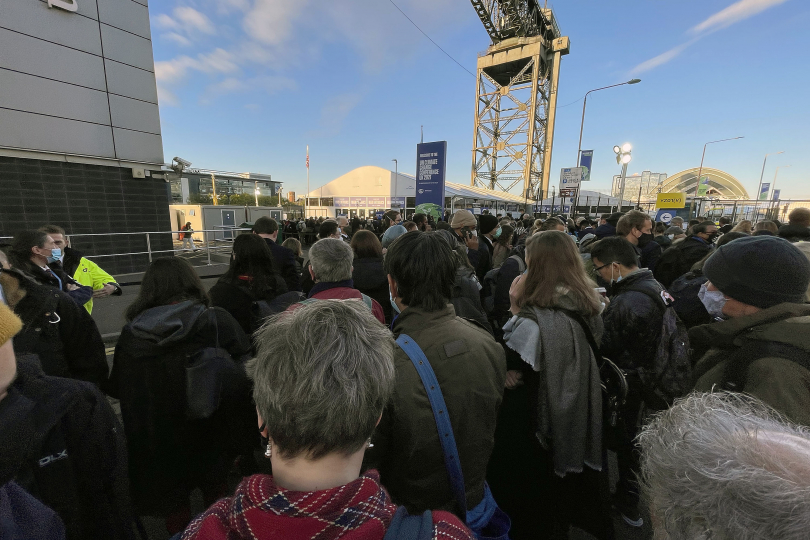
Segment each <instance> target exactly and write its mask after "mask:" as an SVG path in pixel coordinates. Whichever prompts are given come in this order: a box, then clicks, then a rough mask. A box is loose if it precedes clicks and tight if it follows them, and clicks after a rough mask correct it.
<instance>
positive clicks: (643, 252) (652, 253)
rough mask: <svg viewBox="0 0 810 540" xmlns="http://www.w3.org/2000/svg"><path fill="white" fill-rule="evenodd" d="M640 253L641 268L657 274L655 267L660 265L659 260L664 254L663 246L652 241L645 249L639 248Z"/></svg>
mask: <svg viewBox="0 0 810 540" xmlns="http://www.w3.org/2000/svg"><path fill="white" fill-rule="evenodd" d="M639 251H640V262H641V264H640V266H641V267H642V268H647V269H648V270H650V271H652V272H655V265H656V264H657V263H658V259H660V258H661V254H662V253H663V252H664V250H663V249H662V248H661V245H660V244H659V243H658V242H655V241H652V242H650V243H649V244H647V245H646V246H644V247H643V248H639Z"/></svg>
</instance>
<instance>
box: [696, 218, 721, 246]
mask: <svg viewBox="0 0 810 540" xmlns="http://www.w3.org/2000/svg"><path fill="white" fill-rule="evenodd" d="M719 234H720V233H718V232H717V225H715V224H714V223H712V222H711V221H708V220H706V221H701V222H700V223H698V224H697V225H693V226H692V236H697V237H698V238H702V239H703V240H705V241H706V242H709V243H710V244H711V243H712V242H713V241H714V239H715V238H717V236H718V235H719Z"/></svg>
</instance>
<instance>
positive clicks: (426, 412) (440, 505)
mask: <svg viewBox="0 0 810 540" xmlns="http://www.w3.org/2000/svg"><path fill="white" fill-rule="evenodd" d="M393 330H394V334H395V335H399V334H407V335H409V336H410V337H411V338H413V340H414V341H415V342H416V343H417V344H418V345H419V347H420V348H421V349H422V351H423V352H424V353H425V356H427V358H428V360H429V361H430V364H431V366H432V368H433V371H434V372H435V374H436V378H437V379H438V381H439V386H440V387H441V390H442V393H443V394H444V400H445V402H446V403H447V409H448V411H447V412H448V414H449V417H450V423H451V424H452V426H453V432H454V435H455V439H456V445H457V446H458V453H459V457H460V459H461V469H462V471H463V473H464V482H465V485H466V491H467V508H473V507H474V506H475V505H477V504H478V503H479V502H481V499H482V497H483V495H484V477H485V473H486V468H487V462H488V461H489V457H490V454H491V453H492V447H493V444H494V433H495V422H496V419H497V416H498V407H499V406H500V404H501V399H502V398H503V390H504V381H505V379H506V360H505V358H504V352H503V348H502V347H501V346H500V345H498V343H497V342H496V341H495V340H494V339H493V338H492V336H491V335H489V334H488V333H487V332H486V331H485V330H483V329H481V328H478V327H477V326H475V325H474V324H472V323H470V322H467V321H465V320H463V319H460V318H458V317H456V315H455V311H454V310H453V307H452V306H451V305H448V306H447V307H446V308H445V309H443V310H440V311H435V312H427V311H424V310H422V309H419V308H406V309H405V310H403V311H402V313H401V314H400V315H399V316H398V317H397V319H396V321H394V328H393ZM394 367H395V369H396V384H395V385H394V394H393V395H392V396H391V399H390V400H389V402H388V405H387V406H386V408H385V410H384V412H383V416H382V420H381V421H380V424H379V425H378V426H377V429H376V430H375V432H374V436H373V438H372V441H373V443H374V447H373V448H372V449H370V450H369V451H368V452H366V459H367V464H368V465H369V466H370V467H373V468H377V469H378V470H379V471H380V475H381V480H382V483H383V485H384V486H385V487H386V488H387V489H388V492H389V493H390V494H391V498H392V499H393V500H394V502H395V503H397V504H404V505H405V506H406V507H407V508H408V511H409V512H410V513H411V514H413V513H415V512H418V513H421V512H424V511H425V510H427V509H442V510H450V511H454V512H456V513H458V509H457V508H456V503H455V501H454V497H453V493H452V491H451V489H450V483H449V480H448V476H447V471H446V469H445V466H444V457H443V454H442V447H441V443H440V441H439V434H438V430H437V428H436V423H435V420H434V417H433V412H432V410H431V408H430V405H429V403H428V398H427V392H426V391H425V388H424V386H423V385H422V381H421V379H420V378H419V375H418V374H417V372H416V369H414V367H413V364H412V363H411V361H410V360H409V359H408V356H407V355H406V354H405V352H404V351H402V350H401V349H399V348H398V347H397V348H396V349H395V352H394Z"/></svg>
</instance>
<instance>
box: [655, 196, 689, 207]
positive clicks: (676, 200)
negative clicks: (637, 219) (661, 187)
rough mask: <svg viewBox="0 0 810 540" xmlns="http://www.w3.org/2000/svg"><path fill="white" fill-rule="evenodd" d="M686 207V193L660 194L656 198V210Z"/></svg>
mask: <svg viewBox="0 0 810 540" xmlns="http://www.w3.org/2000/svg"><path fill="white" fill-rule="evenodd" d="M685 206H686V194H685V193H659V194H658V195H656V197H655V207H656V208H684V207H685Z"/></svg>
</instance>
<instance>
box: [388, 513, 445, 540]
mask: <svg viewBox="0 0 810 540" xmlns="http://www.w3.org/2000/svg"><path fill="white" fill-rule="evenodd" d="M383 540H433V514H432V513H431V511H430V510H425V513H424V514H422V515H421V516H410V515H408V511H407V510H406V509H405V507H404V506H400V507H399V508H397V513H396V514H394V518H393V519H392V520H391V523H390V524H389V525H388V530H387V531H385V536H384V537H383Z"/></svg>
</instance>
